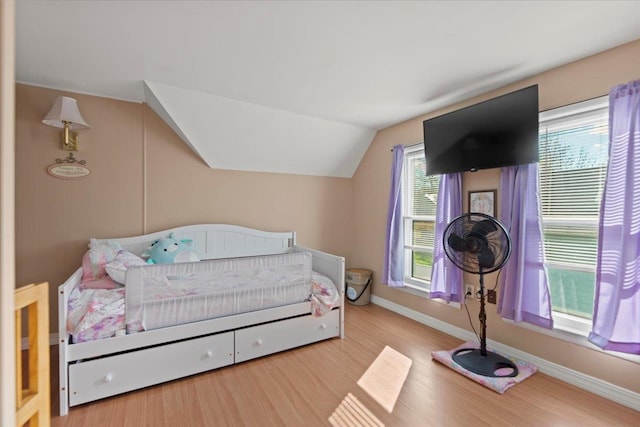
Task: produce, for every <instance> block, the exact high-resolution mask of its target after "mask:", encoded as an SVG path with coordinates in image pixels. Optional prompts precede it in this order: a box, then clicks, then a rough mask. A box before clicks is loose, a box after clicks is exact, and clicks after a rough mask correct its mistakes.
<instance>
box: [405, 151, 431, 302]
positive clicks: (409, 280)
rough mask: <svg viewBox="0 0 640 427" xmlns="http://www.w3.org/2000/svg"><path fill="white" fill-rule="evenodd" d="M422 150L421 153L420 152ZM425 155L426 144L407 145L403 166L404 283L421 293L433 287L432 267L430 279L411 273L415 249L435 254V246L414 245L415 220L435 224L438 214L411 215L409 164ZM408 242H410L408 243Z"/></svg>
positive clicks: (411, 187) (411, 182) (427, 291)
mask: <svg viewBox="0 0 640 427" xmlns="http://www.w3.org/2000/svg"><path fill="white" fill-rule="evenodd" d="M420 152H421V153H420ZM420 154H422V157H424V144H423V143H418V144H414V145H410V146H407V147H405V151H404V159H403V168H402V180H403V187H402V188H403V190H402V226H403V236H404V242H405V244H404V251H405V257H404V284H405V286H406V287H407V288H409V289H411V290H414V291H417V292H419V293H426V294H428V293H429V291H430V288H431V279H430V278H431V267H429V270H428V276H429V279H421V278H418V277H414V276H412V275H411V273H412V269H413V251H420V252H429V253H431V254H433V246H432V247H431V248H428V247H423V246H419V245H413V235H412V233H413V222H414V221H430V222H433V223H434V224H435V220H436V216H435V212H434V214H433V215H409V213H410V203H411V198H412V192H413V177H412V174H411V173H410V172H411V171H410V170H409V167H408V164H409V160H410V158H412V157H419V156H420ZM407 242H408V243H407Z"/></svg>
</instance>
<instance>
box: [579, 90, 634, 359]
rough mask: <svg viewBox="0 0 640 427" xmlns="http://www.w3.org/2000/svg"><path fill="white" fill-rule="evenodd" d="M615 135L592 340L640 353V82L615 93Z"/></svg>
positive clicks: (602, 224) (611, 145) (611, 110)
mask: <svg viewBox="0 0 640 427" xmlns="http://www.w3.org/2000/svg"><path fill="white" fill-rule="evenodd" d="M609 136H610V143H609V165H608V169H607V181H606V183H605V187H604V192H603V195H602V205H601V207H600V234H599V242H598V258H597V266H596V295H595V306H594V312H593V328H592V331H591V333H590V334H589V341H591V342H592V343H594V344H595V345H597V346H599V347H601V348H603V349H605V350H614V351H620V352H624V353H632V354H640V180H639V178H638V177H640V80H636V81H633V82H629V83H627V84H623V85H619V86H616V87H614V88H613V89H612V90H611V92H610V93H609Z"/></svg>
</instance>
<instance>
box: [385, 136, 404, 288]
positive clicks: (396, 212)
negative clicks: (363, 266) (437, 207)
mask: <svg viewBox="0 0 640 427" xmlns="http://www.w3.org/2000/svg"><path fill="white" fill-rule="evenodd" d="M403 163H404V146H403V145H396V146H394V147H393V165H392V166H391V191H390V192H389V207H388V209H387V240H386V241H385V247H384V265H383V266H382V280H383V283H386V284H387V285H389V286H391V287H396V288H399V287H403V286H404V235H403V227H402V164H403Z"/></svg>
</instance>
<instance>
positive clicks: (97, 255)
mask: <svg viewBox="0 0 640 427" xmlns="http://www.w3.org/2000/svg"><path fill="white" fill-rule="evenodd" d="M89 248H90V249H89V250H88V251H87V252H86V253H85V254H84V256H83V257H82V280H83V281H85V280H95V279H101V278H103V277H105V276H106V275H107V273H106V271H105V268H104V266H105V264H107V263H108V262H110V261H113V260H114V258H115V257H116V255H117V254H118V251H119V250H120V249H121V247H120V244H119V243H116V242H113V241H109V240H96V239H91V241H90V243H89Z"/></svg>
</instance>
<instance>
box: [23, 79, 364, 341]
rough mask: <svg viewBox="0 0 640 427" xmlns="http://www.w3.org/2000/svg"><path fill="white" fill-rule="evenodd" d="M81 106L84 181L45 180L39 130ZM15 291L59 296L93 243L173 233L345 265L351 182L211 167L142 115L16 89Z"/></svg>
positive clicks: (47, 135)
mask: <svg viewBox="0 0 640 427" xmlns="http://www.w3.org/2000/svg"><path fill="white" fill-rule="evenodd" d="M61 94H66V95H70V96H73V97H75V98H76V99H77V100H78V105H79V108H80V111H81V113H82V115H83V117H84V118H85V120H86V121H87V122H88V123H89V124H90V125H91V129H88V130H84V131H80V132H79V139H80V150H81V151H80V152H78V153H76V157H77V158H78V159H83V160H86V161H87V167H89V169H90V170H91V174H90V175H89V176H87V177H85V178H82V179H77V180H61V179H57V178H54V177H51V176H49V175H48V174H47V167H48V166H49V165H51V164H53V163H54V161H55V159H56V158H61V157H66V153H65V152H63V151H62V150H61V148H60V135H59V134H60V131H59V130H58V129H55V128H51V127H48V126H45V125H43V124H42V123H41V122H42V118H43V117H44V116H45V115H46V114H47V112H48V111H49V109H50V108H51V105H52V104H53V101H54V100H55V98H56V97H57V96H58V95H61ZM16 194H17V196H16V213H17V215H16V216H17V220H16V236H17V237H16V240H17V243H16V266H17V285H18V286H20V285H24V284H26V283H31V282H34V281H49V283H50V284H51V295H50V303H51V330H52V331H57V324H58V321H57V295H56V288H57V286H58V285H60V284H61V283H62V282H63V281H64V280H66V278H67V277H68V276H69V275H70V274H71V273H72V272H73V271H75V269H76V268H78V267H79V265H80V260H81V257H82V254H83V253H84V251H85V250H86V247H87V243H88V239H89V238H90V237H118V236H132V235H138V234H141V233H144V232H152V231H157V230H161V229H165V228H169V227H173V226H178V225H184V224H193V223H207V222H220V223H230V224H238V225H243V226H247V227H254V228H258V229H263V230H274V231H288V230H293V231H296V232H297V239H298V243H299V244H302V245H306V246H310V247H313V248H317V249H320V250H324V251H327V252H331V253H335V254H338V255H342V256H347V255H348V253H349V249H350V244H351V243H350V240H349V238H348V237H345V236H349V235H350V234H351V228H352V227H351V224H352V222H351V218H352V215H351V209H352V203H351V198H352V189H351V180H350V179H344V178H323V177H313V176H299V175H285V174H275V173H252V172H239V171H228V170H213V169H210V168H208V167H207V166H206V165H205V164H204V163H203V162H202V161H201V160H200V159H199V158H198V157H197V156H196V155H195V154H193V152H192V151H191V150H190V149H189V148H188V147H187V146H186V144H184V143H183V142H182V141H181V140H180V139H179V138H178V137H177V136H176V135H175V133H174V132H173V131H172V130H171V129H170V128H169V127H168V126H166V124H165V123H164V122H163V121H162V120H161V119H159V118H158V116H157V115H156V114H155V113H154V112H153V111H152V110H151V109H150V108H148V107H147V106H145V105H143V104H136V103H131V102H123V101H116V100H112V99H106V98H99V97H94V96H88V95H81V94H68V93H63V92H59V91H54V90H50V89H44V88H39V87H34V86H27V85H21V84H19V85H17V86H16Z"/></svg>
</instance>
